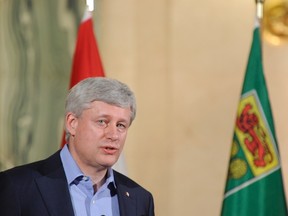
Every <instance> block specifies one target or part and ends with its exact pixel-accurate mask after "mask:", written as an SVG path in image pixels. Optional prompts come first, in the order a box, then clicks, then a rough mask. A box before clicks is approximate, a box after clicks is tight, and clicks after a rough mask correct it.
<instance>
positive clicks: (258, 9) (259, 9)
mask: <svg viewBox="0 0 288 216" xmlns="http://www.w3.org/2000/svg"><path fill="white" fill-rule="evenodd" d="M255 1H256V16H257V18H258V20H259V21H260V20H261V19H262V18H263V5H264V0H255Z"/></svg>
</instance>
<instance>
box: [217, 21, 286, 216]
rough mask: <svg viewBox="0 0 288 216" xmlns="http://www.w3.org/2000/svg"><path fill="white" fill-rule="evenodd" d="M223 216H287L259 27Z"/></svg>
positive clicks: (239, 114) (236, 130)
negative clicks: (264, 72)
mask: <svg viewBox="0 0 288 216" xmlns="http://www.w3.org/2000/svg"><path fill="white" fill-rule="evenodd" d="M221 215H222V216H283V215H287V206H286V201H285V193H284V187H283V182H282V174H281V165H280V157H279V151H278V147H277V140H276V136H275V129H274V124H273V118H272V112H271V108H270V102H269V98H268V91H267V87H266V83H265V78H264V74H263V66H262V50H261V39H260V32H259V25H256V27H255V30H254V34H253V42H252V47H251V50H250V55H249V60H248V65H247V68H246V75H245V78H244V83H243V88H242V93H241V98H240V102H239V106H238V110H237V117H236V123H235V128H234V134H233V141H232V148H231V155H230V162H229V168H228V175H227V181H226V187H225V194H224V200H223V205H222V212H221Z"/></svg>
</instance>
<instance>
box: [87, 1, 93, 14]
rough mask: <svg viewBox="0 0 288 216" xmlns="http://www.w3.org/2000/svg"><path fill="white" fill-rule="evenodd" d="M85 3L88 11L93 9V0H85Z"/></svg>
mask: <svg viewBox="0 0 288 216" xmlns="http://www.w3.org/2000/svg"><path fill="white" fill-rule="evenodd" d="M86 5H87V7H88V11H93V10H94V0H86Z"/></svg>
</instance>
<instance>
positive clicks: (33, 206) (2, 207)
mask: <svg viewBox="0 0 288 216" xmlns="http://www.w3.org/2000/svg"><path fill="white" fill-rule="evenodd" d="M113 172H114V179H115V183H116V186H117V195H118V200H119V208H120V215H121V216H154V202H153V197H152V195H151V193H150V192H148V191H146V190H145V189H144V188H142V187H141V186H140V185H138V184H137V183H135V182H134V181H132V180H131V179H129V178H128V177H126V176H124V175H122V174H121V173H118V172H116V171H115V170H114V171H113ZM0 215H1V216H20V215H21V216H48V215H49V216H73V215H74V212H73V207H72V202H71V198H70V193H69V189H68V185H67V180H66V176H65V173H64V169H63V166H62V162H61V159H60V151H58V152H56V153H55V154H54V155H52V156H50V157H49V158H47V159H45V160H42V161H38V162H34V163H31V164H27V165H23V166H19V167H15V168H12V169H10V170H7V171H4V172H1V173H0Z"/></svg>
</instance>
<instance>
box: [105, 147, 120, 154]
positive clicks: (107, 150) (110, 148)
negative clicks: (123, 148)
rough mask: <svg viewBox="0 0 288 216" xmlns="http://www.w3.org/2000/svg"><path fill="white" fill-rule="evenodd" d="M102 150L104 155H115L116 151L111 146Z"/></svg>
mask: <svg viewBox="0 0 288 216" xmlns="http://www.w3.org/2000/svg"><path fill="white" fill-rule="evenodd" d="M103 150H104V152H105V153H106V154H115V153H116V152H117V151H118V149H117V148H115V147H111V146H105V147H103Z"/></svg>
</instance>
